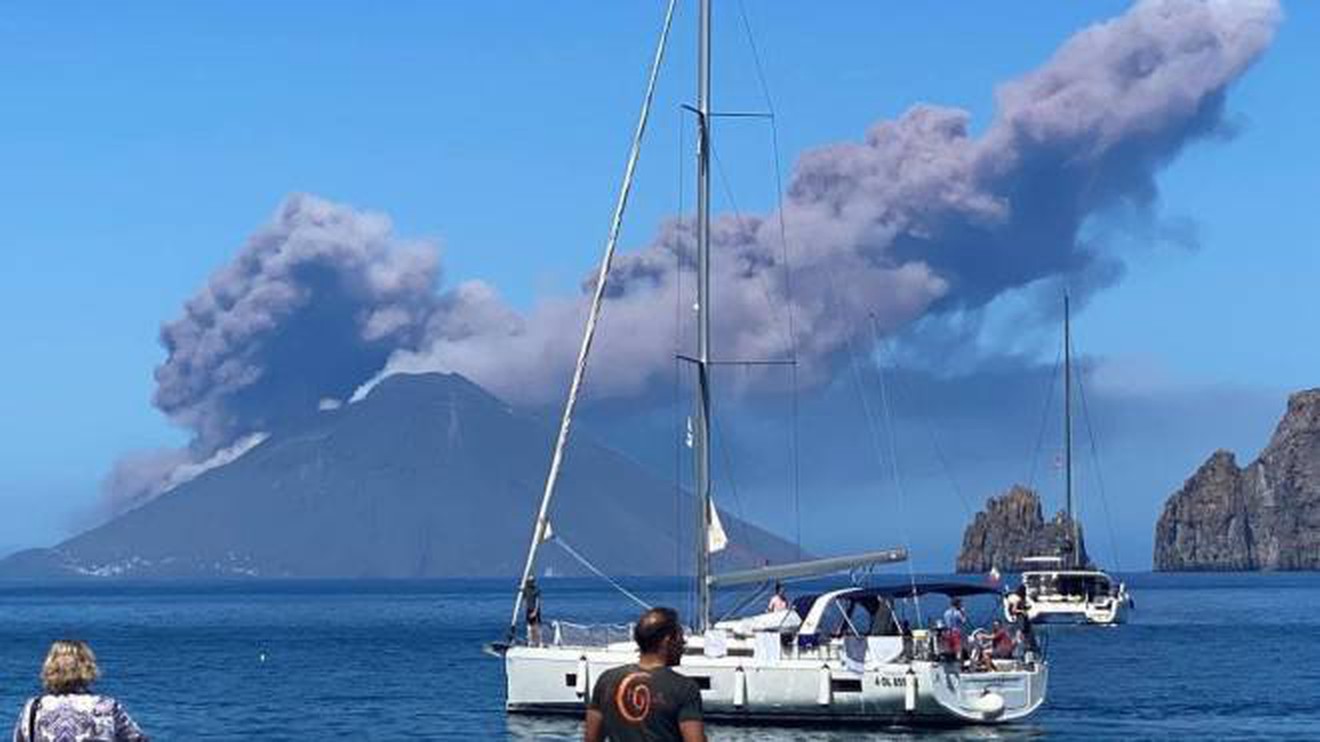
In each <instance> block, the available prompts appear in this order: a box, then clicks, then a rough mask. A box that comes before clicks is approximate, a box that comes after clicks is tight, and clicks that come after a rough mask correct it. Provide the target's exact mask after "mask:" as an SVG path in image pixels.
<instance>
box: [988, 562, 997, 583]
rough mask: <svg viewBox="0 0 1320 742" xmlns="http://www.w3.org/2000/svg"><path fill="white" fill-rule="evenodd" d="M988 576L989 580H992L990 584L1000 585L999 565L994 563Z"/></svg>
mask: <svg viewBox="0 0 1320 742" xmlns="http://www.w3.org/2000/svg"><path fill="white" fill-rule="evenodd" d="M986 577H988V578H989V580H990V584H991V585H998V584H999V568H998V567H995V566H993V565H991V567H990V573H989V574H988V575H986Z"/></svg>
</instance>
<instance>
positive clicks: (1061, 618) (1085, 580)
mask: <svg viewBox="0 0 1320 742" xmlns="http://www.w3.org/2000/svg"><path fill="white" fill-rule="evenodd" d="M1063 421H1064V422H1063V440H1064V481H1065V484H1064V492H1065V501H1066V506H1065V507H1066V512H1067V514H1068V523H1069V524H1070V526H1071V531H1070V532H1069V534H1068V544H1067V548H1066V549H1064V553H1063V554H1061V555H1044V556H1033V557H1027V558H1026V559H1023V561H1024V562H1026V563H1027V564H1028V565H1030V566H1036V565H1039V568H1038V569H1028V570H1024V571H1023V573H1022V585H1023V586H1024V587H1025V588H1026V596H1027V608H1026V611H1027V618H1028V619H1029V620H1030V621H1031V622H1032V623H1084V624H1098V625H1105V626H1109V625H1114V624H1118V623H1122V622H1123V621H1124V620H1125V619H1126V617H1127V612H1128V610H1130V609H1131V607H1132V605H1133V601H1132V597H1131V596H1130V595H1128V591H1127V585H1125V584H1124V583H1122V582H1119V581H1117V580H1115V579H1113V578H1112V577H1110V576H1109V575H1108V574H1106V573H1105V572H1104V571H1102V570H1099V569H1094V568H1092V566H1091V565H1089V564H1083V563H1082V548H1081V534H1080V531H1079V528H1078V524H1077V521H1076V519H1075V518H1074V516H1073V476H1072V475H1073V466H1072V327H1071V323H1070V312H1069V302H1068V295H1067V294H1064V297H1063ZM1010 600H1011V598H1006V599H1005V601H1004V615H1005V616H1006V617H1007V618H1008V619H1009V620H1010V621H1011V620H1013V618H1014V616H1013V615H1012V608H1011V607H1010V605H1009V603H1010Z"/></svg>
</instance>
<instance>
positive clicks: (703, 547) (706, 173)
mask: <svg viewBox="0 0 1320 742" xmlns="http://www.w3.org/2000/svg"><path fill="white" fill-rule="evenodd" d="M696 113H697V358H696V361H697V399H696V407H697V423H696V430H695V431H693V433H694V435H693V452H694V457H695V461H694V466H695V468H696V472H695V473H696V480H697V481H696V484H697V504H696V508H695V509H696V511H697V528H696V541H697V549H696V553H697V559H696V570H695V571H696V578H697V615H696V617H695V618H696V627H695V628H696V630H697V631H699V632H700V631H705V630H706V629H707V628H709V627H710V614H711V610H710V541H709V538H710V537H709V531H710V522H711V492H710V0H701V8H700V19H699V21H698V28H697V111H696Z"/></svg>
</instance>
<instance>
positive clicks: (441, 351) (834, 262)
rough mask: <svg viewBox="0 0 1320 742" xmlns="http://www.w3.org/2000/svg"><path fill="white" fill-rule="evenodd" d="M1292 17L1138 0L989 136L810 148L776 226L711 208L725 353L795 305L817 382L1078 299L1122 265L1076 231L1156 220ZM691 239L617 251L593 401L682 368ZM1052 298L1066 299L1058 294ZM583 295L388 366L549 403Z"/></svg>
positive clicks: (762, 333)
mask: <svg viewBox="0 0 1320 742" xmlns="http://www.w3.org/2000/svg"><path fill="white" fill-rule="evenodd" d="M1279 18H1280V12H1279V8H1278V6H1277V4H1276V3H1275V2H1272V1H1262V2H1252V1H1247V2H1225V1H1214V0H1212V1H1211V2H1202V1H1200V0H1159V1H1156V2H1144V3H1140V4H1138V5H1136V6H1135V7H1133V8H1132V9H1131V10H1130V11H1129V12H1128V13H1126V14H1125V15H1123V16H1121V17H1118V18H1116V19H1114V20H1111V21H1109V22H1106V23H1102V24H1098V25H1095V26H1092V27H1090V28H1088V29H1086V30H1084V31H1082V32H1080V33H1078V34H1077V35H1075V36H1074V37H1072V38H1071V39H1070V40H1068V41H1067V42H1066V43H1065V44H1064V45H1063V46H1062V47H1061V48H1060V49H1059V51H1058V52H1057V53H1056V54H1055V56H1054V57H1053V58H1052V59H1051V60H1049V62H1047V63H1046V64H1045V65H1044V66H1042V67H1041V68H1039V69H1037V70H1035V71H1033V72H1031V73H1029V74H1027V75H1025V76H1024V77H1022V78H1020V79H1018V80H1015V81H1012V82H1010V83H1007V84H1005V85H1003V86H1002V87H1001V88H1000V89H999V91H998V95H997V101H998V105H997V110H996V114H995V117H994V120H993V121H992V122H991V124H990V126H989V127H988V129H987V130H986V131H985V133H984V134H982V135H981V136H979V137H972V136H970V135H969V114H968V113H967V112H965V111H962V110H958V109H953V108H942V107H937V106H930V105H920V106H916V107H914V108H912V109H911V110H909V111H908V112H906V113H905V114H904V115H903V116H901V117H900V118H898V119H897V120H894V121H884V122H880V123H878V124H877V125H875V126H874V127H873V128H871V130H870V131H868V132H867V134H866V137H865V138H864V139H863V140H862V141H860V142H849V143H843V144H836V145H832V146H827V147H822V148H819V149H816V150H814V151H810V152H807V153H806V154H804V155H803V156H802V157H801V159H800V160H799V162H798V164H797V166H796V168H795V170H794V173H793V176H792V180H791V182H790V185H789V188H788V191H787V193H786V195H785V200H784V203H783V207H782V211H783V213H782V224H783V234H782V235H781V220H780V216H781V215H780V214H776V213H771V214H765V215H755V216H744V217H742V218H737V217H735V216H730V215H726V216H723V217H721V218H718V219H716V220H715V223H714V226H713V238H712V239H713V246H714V247H713V249H714V251H715V255H716V258H715V260H714V272H715V276H714V278H713V283H714V290H715V292H716V293H717V297H718V302H717V304H716V306H715V307H714V308H713V312H712V314H713V323H714V329H713V332H714V336H715V340H716V343H717V345H718V347H719V348H720V354H721V356H722V357H726V358H740V359H746V358H773V357H784V356H786V355H787V354H788V346H789V343H788V333H787V322H786V318H787V314H788V312H789V311H790V309H791V311H792V315H793V319H794V320H795V323H796V334H797V338H798V343H799V346H798V358H799V362H800V363H801V364H802V365H803V367H804V368H805V369H806V372H807V376H808V378H812V377H815V378H820V377H822V376H824V375H826V374H827V373H828V371H829V369H830V368H831V367H832V365H833V363H834V362H835V358H836V356H837V354H838V353H839V352H840V351H841V350H842V349H844V348H845V347H846V345H847V343H848V342H849V340H850V339H854V338H856V337H857V336H858V335H859V334H863V335H864V334H866V333H868V332H869V331H870V328H869V326H868V325H869V324H870V323H871V320H872V319H874V321H875V324H876V329H878V330H879V331H880V332H881V333H889V332H892V331H894V330H896V329H899V328H902V327H904V326H907V325H909V324H910V323H911V322H912V321H913V320H915V319H917V318H919V317H922V316H928V315H945V316H954V315H958V314H965V313H975V312H977V311H979V310H981V309H982V308H984V307H985V306H986V305H987V304H988V303H989V302H991V301H993V300H994V299H995V298H997V297H1000V296H1002V295H1004V294H1005V293H1007V292H1012V291H1015V290H1021V289H1024V288H1025V287H1030V286H1032V285H1039V283H1040V282H1043V281H1044V282H1048V281H1056V282H1066V283H1067V284H1068V285H1069V286H1070V287H1071V289H1072V290H1073V292H1074V294H1076V295H1078V298H1079V300H1082V301H1084V300H1085V298H1086V296H1087V295H1088V294H1089V293H1091V292H1094V291H1096V290H1099V289H1101V288H1103V287H1105V286H1108V285H1111V284H1113V283H1114V282H1116V281H1117V280H1119V278H1120V277H1121V275H1122V272H1123V269H1124V266H1123V263H1122V262H1121V259H1120V257H1119V256H1118V255H1115V254H1112V253H1110V254H1107V253H1105V252H1104V247H1105V246H1104V245H1103V244H1095V243H1094V242H1092V241H1088V240H1087V239H1086V237H1085V235H1084V229H1083V226H1084V225H1085V224H1086V222H1087V220H1088V219H1092V218H1094V217H1097V216H1102V215H1103V214H1104V213H1105V212H1106V211H1107V210H1115V211H1116V210H1127V211H1129V212H1130V211H1132V210H1136V211H1138V212H1147V213H1149V212H1150V210H1151V209H1152V208H1153V206H1154V204H1155V201H1156V197H1157V192H1158V189H1157V186H1156V182H1155V176H1156V174H1157V173H1158V172H1159V170H1160V169H1161V167H1162V166H1164V165H1166V164H1167V163H1168V162H1170V161H1171V160H1172V159H1173V158H1174V157H1175V156H1176V155H1177V154H1178V153H1179V152H1180V151H1181V150H1182V149H1183V148H1184V147H1185V146H1186V145H1187V144H1189V143H1190V142H1193V141H1195V140H1197V139H1201V138H1204V137H1208V136H1217V135H1223V134H1226V133H1228V132H1227V129H1226V126H1225V120H1224V100H1225V92H1226V90H1227V88H1228V86H1229V85H1230V84H1231V83H1232V82H1233V81H1234V80H1235V79H1237V78H1238V77H1239V76H1240V75H1241V74H1242V73H1243V71H1244V70H1245V69H1246V68H1247V67H1248V66H1249V65H1250V64H1251V63H1252V62H1253V61H1254V60H1255V59H1257V58H1258V57H1259V56H1260V54H1261V53H1262V52H1263V51H1264V50H1265V48H1266V47H1267V46H1268V45H1269V43H1270V41H1271V39H1272V37H1273V34H1274V30H1275V27H1276V25H1277V23H1278V21H1279ZM785 238H786V242H787V244H788V245H789V250H790V257H791V263H792V268H793V270H792V284H791V291H790V284H789V282H788V279H787V277H786V271H785V270H784V251H783V249H782V246H783V244H784V242H785ZM694 252H695V248H694V240H693V236H692V233H691V229H690V224H686V223H682V224H680V223H677V222H673V223H670V224H668V225H666V226H665V227H664V228H663V229H662V231H661V233H660V234H659V236H658V237H657V238H656V239H655V240H654V241H653V242H652V244H651V245H649V246H648V247H646V248H644V249H642V250H640V251H638V252H634V253H632V254H628V255H625V256H623V257H622V258H621V259H620V260H619V261H618V263H617V266H616V268H615V270H614V272H613V275H612V277H611V279H610V280H611V282H612V283H611V286H610V287H609V288H610V291H609V296H610V301H609V303H608V304H607V306H606V309H605V315H606V321H605V323H604V329H603V331H602V339H601V342H600V352H599V353H598V354H597V356H596V357H597V358H599V359H603V360H606V361H607V362H600V363H597V364H596V366H595V367H594V368H593V372H592V377H591V378H592V383H593V385H594V387H595V390H596V391H597V393H604V394H628V393H632V392H635V391H636V390H638V389H640V388H643V387H645V386H646V385H647V384H648V383H651V382H653V381H655V380H657V379H658V378H659V377H660V376H661V375H663V374H665V373H667V372H668V370H669V369H670V368H671V366H670V365H669V364H670V360H669V356H668V354H667V353H664V352H657V349H669V348H672V345H673V340H672V339H673V338H674V337H675V330H676V327H675V318H674V311H673V307H675V306H683V307H688V306H691V304H692V302H693V299H692V294H691V287H692V286H693V285H694V276H693V273H692V272H693V267H694V258H693V256H694ZM1048 293H1049V295H1050V302H1051V305H1052V304H1053V303H1054V302H1056V301H1057V297H1058V292H1057V291H1051V292H1048ZM481 298H482V300H483V301H493V300H492V299H491V298H490V297H481ZM582 305H583V301H582V300H581V299H578V300H574V301H567V300H559V301H554V302H550V303H547V304H546V305H545V306H543V307H540V308H539V309H538V310H537V311H535V312H533V313H532V314H531V315H529V316H527V317H518V316H514V315H512V314H511V313H510V312H508V310H505V309H503V308H500V307H498V306H495V305H490V306H488V307H487V308H486V309H485V310H484V311H483V312H482V316H483V319H484V323H485V324H484V326H483V327H481V328H480V329H478V328H476V327H475V326H474V328H473V329H474V330H475V331H473V332H470V333H466V334H464V335H462V336H461V337H456V336H454V335H453V334H451V333H446V332H439V333H434V334H433V335H432V341H431V342H430V343H428V344H426V345H425V347H423V348H422V349H420V350H405V351H402V352H400V353H398V354H396V355H395V357H394V358H392V359H391V362H390V366H389V369H388V371H394V370H420V369H427V368H446V369H453V370H458V371H461V372H463V373H466V374H469V375H471V376H473V377H474V378H476V379H478V380H480V381H481V382H482V383H483V384H486V385H487V386H490V387H491V388H493V389H494V390H496V391H497V392H499V393H501V394H505V395H510V396H512V397H514V398H517V399H523V400H544V399H547V398H552V395H555V394H558V393H560V392H561V390H562V380H563V378H565V377H566V374H567V369H568V368H569V367H570V365H571V363H572V355H573V353H574V352H575V350H576V343H574V342H569V341H568V338H566V337H565V336H564V331H565V328H576V327H580V326H581V318H582V315H583V309H582ZM1050 311H1051V312H1052V311H1054V310H1053V309H1052V306H1051V309H1050ZM683 322H689V320H688V318H686V317H685V318H683V319H682V321H681V322H680V324H682V323H683ZM388 371H387V372H388ZM553 372H558V373H553Z"/></svg>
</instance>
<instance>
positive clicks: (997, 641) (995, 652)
mask: <svg viewBox="0 0 1320 742" xmlns="http://www.w3.org/2000/svg"><path fill="white" fill-rule="evenodd" d="M1015 651H1017V642H1015V641H1013V635H1012V634H1011V633H1009V631H1008V628H1007V627H1006V626H1004V624H1003V622H1001V621H999V620H995V621H993V622H991V624H990V654H991V656H992V657H994V658H995V659H997V660H1010V659H1013V653H1014V652H1015Z"/></svg>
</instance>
